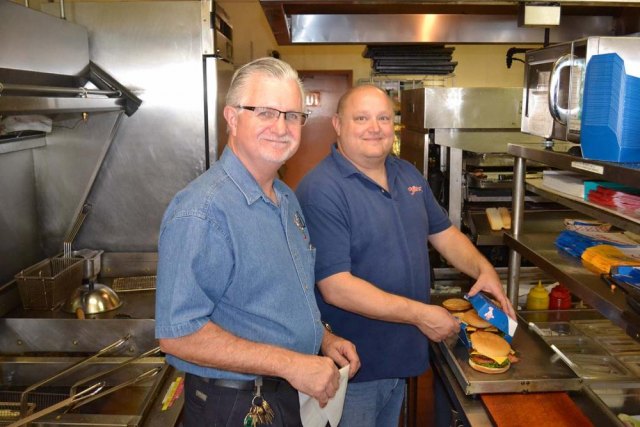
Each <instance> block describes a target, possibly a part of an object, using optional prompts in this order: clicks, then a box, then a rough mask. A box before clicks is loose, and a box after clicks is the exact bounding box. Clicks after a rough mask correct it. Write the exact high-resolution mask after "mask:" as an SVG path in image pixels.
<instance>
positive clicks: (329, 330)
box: [321, 321, 333, 333]
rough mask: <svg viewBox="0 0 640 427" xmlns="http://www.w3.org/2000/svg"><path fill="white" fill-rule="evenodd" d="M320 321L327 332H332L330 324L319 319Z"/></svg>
mask: <svg viewBox="0 0 640 427" xmlns="http://www.w3.org/2000/svg"><path fill="white" fill-rule="evenodd" d="M321 322H322V326H324V328H325V329H326V330H327V331H328V332H329V333H333V330H332V329H331V325H330V324H328V323H327V322H324V321H321Z"/></svg>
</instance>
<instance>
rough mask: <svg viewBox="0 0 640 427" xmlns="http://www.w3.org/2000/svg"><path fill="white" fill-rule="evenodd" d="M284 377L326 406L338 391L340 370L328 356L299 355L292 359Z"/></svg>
mask: <svg viewBox="0 0 640 427" xmlns="http://www.w3.org/2000/svg"><path fill="white" fill-rule="evenodd" d="M289 368H290V369H288V372H287V374H286V376H284V378H285V379H286V380H287V381H288V382H289V383H290V384H291V385H292V386H293V387H294V388H295V389H296V390H298V391H301V392H303V393H306V394H308V395H309V396H311V397H313V398H315V399H317V400H318V402H319V403H320V407H321V408H324V407H325V406H327V402H329V399H331V398H332V397H333V396H335V395H336V392H337V391H338V386H339V385H340V372H338V368H337V367H336V364H335V363H334V362H333V360H331V359H330V358H329V357H324V356H311V355H300V357H296V359H295V360H292V363H291V364H290V365H289Z"/></svg>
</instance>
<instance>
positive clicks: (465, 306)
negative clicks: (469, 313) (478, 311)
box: [442, 298, 471, 311]
mask: <svg viewBox="0 0 640 427" xmlns="http://www.w3.org/2000/svg"><path fill="white" fill-rule="evenodd" d="M442 306H443V307H444V308H446V309H447V310H449V311H466V310H469V309H470V308H471V303H470V302H469V301H467V300H466V299H462V298H449V299H446V300H444V301H442Z"/></svg>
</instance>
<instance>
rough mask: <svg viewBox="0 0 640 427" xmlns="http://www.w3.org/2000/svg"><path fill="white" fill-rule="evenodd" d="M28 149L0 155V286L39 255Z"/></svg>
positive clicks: (40, 252)
mask: <svg viewBox="0 0 640 427" xmlns="http://www.w3.org/2000/svg"><path fill="white" fill-rule="evenodd" d="M33 170H34V168H33V155H32V150H20V151H14V152H10V153H2V154H0V200H1V202H0V205H1V206H2V208H1V209H0V285H2V284H3V283H5V282H8V281H9V280H10V279H12V278H13V275H14V274H16V273H17V271H16V266H19V267H26V266H29V265H31V264H34V263H35V262H36V261H39V260H40V259H42V258H43V256H42V255H43V253H42V248H41V247H40V241H39V231H40V230H39V227H38V215H37V208H36V194H35V188H34V172H33Z"/></svg>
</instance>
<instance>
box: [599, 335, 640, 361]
mask: <svg viewBox="0 0 640 427" xmlns="http://www.w3.org/2000/svg"><path fill="white" fill-rule="evenodd" d="M595 340H596V341H597V342H598V343H600V345H602V347H604V348H605V349H606V350H607V351H608V352H609V353H611V354H613V355H614V356H616V357H619V356H627V355H640V343H638V342H637V341H636V340H634V339H633V338H631V337H630V336H629V335H612V336H602V337H595Z"/></svg>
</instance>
